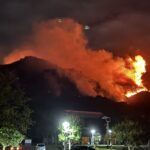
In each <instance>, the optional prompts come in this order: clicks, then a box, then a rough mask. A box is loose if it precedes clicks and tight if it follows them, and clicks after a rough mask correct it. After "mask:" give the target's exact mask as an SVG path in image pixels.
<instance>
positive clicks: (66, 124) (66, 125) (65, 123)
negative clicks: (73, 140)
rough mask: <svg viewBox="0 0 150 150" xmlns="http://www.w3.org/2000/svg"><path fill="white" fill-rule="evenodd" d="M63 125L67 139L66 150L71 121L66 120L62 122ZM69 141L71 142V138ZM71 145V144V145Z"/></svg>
mask: <svg viewBox="0 0 150 150" xmlns="http://www.w3.org/2000/svg"><path fill="white" fill-rule="evenodd" d="M62 126H63V129H64V134H65V141H64V150H66V141H67V138H68V136H69V135H68V134H69V127H70V123H69V122H67V121H65V122H63V123H62ZM69 143H70V140H69ZM69 147H70V146H69Z"/></svg>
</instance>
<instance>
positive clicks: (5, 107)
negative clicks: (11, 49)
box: [0, 73, 32, 134]
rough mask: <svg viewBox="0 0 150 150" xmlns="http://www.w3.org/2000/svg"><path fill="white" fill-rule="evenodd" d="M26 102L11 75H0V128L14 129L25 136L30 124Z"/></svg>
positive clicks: (17, 83)
mask: <svg viewBox="0 0 150 150" xmlns="http://www.w3.org/2000/svg"><path fill="white" fill-rule="evenodd" d="M28 100H29V98H27V97H26V96H25V93H24V92H23V90H22V89H21V88H20V86H19V79H18V78H17V77H16V76H15V75H14V74H13V73H7V74H6V73H0V128H1V127H8V128H14V129H17V130H18V131H19V132H21V133H23V134H25V133H26V132H27V129H28V128H29V126H30V125H31V124H32V120H31V113H32V111H31V109H30V108H29V106H28V105H27V102H28Z"/></svg>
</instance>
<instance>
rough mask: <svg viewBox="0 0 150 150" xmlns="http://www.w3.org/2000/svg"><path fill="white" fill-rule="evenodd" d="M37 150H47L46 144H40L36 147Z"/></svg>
mask: <svg viewBox="0 0 150 150" xmlns="http://www.w3.org/2000/svg"><path fill="white" fill-rule="evenodd" d="M36 150H46V146H45V144H44V143H38V144H37V145H36Z"/></svg>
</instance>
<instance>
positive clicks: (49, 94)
mask: <svg viewBox="0 0 150 150" xmlns="http://www.w3.org/2000/svg"><path fill="white" fill-rule="evenodd" d="M0 71H1V72H4V71H5V72H7V71H8V72H13V73H15V74H16V75H17V76H18V77H19V81H20V84H21V87H22V88H23V89H24V91H25V92H26V94H27V96H28V97H30V98H31V101H30V102H29V103H30V106H31V108H32V109H33V111H34V113H33V119H34V120H35V124H34V125H33V126H32V128H31V130H30V132H29V135H30V136H31V137H42V136H48V135H50V134H53V132H54V129H55V128H56V123H57V121H58V120H59V116H60V114H62V112H64V110H65V109H69V110H70V109H71V110H82V111H94V112H102V113H103V114H104V115H106V116H110V117H111V118H112V122H113V121H115V120H117V119H118V118H122V117H124V116H133V117H134V116H143V115H144V116H146V114H147V112H150V110H149V108H150V101H149V99H150V94H149V93H141V94H138V95H136V96H134V97H132V98H130V101H131V102H132V103H131V104H130V105H129V104H126V103H123V102H115V101H113V100H110V99H107V98H104V97H100V96H99V97H89V96H85V95H82V94H81V93H80V92H79V91H78V89H77V88H76V86H75V84H74V83H73V82H72V81H71V80H70V79H69V78H68V77H66V76H65V73H64V72H65V71H66V70H63V69H61V68H59V67H57V66H56V65H53V64H50V63H49V62H47V61H45V60H42V59H39V58H35V57H26V58H24V59H21V60H19V61H17V62H14V63H12V64H9V65H1V66H0ZM67 71H69V70H67ZM70 71H71V70H70ZM134 102H135V103H134Z"/></svg>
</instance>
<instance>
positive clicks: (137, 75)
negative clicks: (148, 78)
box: [125, 55, 148, 97]
mask: <svg viewBox="0 0 150 150" xmlns="http://www.w3.org/2000/svg"><path fill="white" fill-rule="evenodd" d="M128 61H129V63H130V65H131V69H130V70H129V72H128V73H127V76H128V77H129V78H131V79H132V80H133V81H134V82H135V84H136V85H137V88H136V89H134V90H132V91H130V90H129V91H127V93H126V94H125V95H126V97H131V96H133V95H136V94H137V93H140V92H142V91H148V89H147V88H146V87H144V85H143V83H142V75H143V74H144V73H145V72H146V61H145V60H144V58H143V57H142V56H140V55H137V56H135V60H133V59H132V58H129V59H128Z"/></svg>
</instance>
